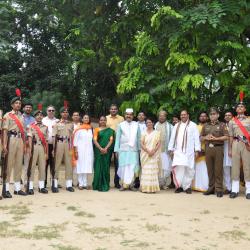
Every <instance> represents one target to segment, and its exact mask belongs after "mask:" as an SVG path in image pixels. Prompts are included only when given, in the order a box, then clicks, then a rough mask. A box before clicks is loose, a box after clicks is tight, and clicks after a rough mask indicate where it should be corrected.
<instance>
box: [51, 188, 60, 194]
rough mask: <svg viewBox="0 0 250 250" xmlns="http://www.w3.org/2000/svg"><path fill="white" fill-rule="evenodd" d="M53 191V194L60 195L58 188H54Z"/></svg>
mask: <svg viewBox="0 0 250 250" xmlns="http://www.w3.org/2000/svg"><path fill="white" fill-rule="evenodd" d="M51 191H52V193H59V190H58V188H56V187H52V188H51Z"/></svg>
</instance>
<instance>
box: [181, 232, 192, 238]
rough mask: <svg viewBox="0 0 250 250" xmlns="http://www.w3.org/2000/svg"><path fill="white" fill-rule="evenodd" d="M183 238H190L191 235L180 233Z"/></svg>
mask: <svg viewBox="0 0 250 250" xmlns="http://www.w3.org/2000/svg"><path fill="white" fill-rule="evenodd" d="M180 234H181V235H182V236H185V237H189V236H190V234H189V233H180Z"/></svg>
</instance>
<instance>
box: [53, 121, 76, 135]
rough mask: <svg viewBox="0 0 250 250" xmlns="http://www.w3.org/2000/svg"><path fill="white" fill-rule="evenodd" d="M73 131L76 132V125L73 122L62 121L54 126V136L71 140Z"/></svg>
mask: <svg viewBox="0 0 250 250" xmlns="http://www.w3.org/2000/svg"><path fill="white" fill-rule="evenodd" d="M73 131H74V125H73V123H72V122H70V121H63V120H60V121H58V122H57V123H56V124H55V125H54V126H53V132H52V136H56V135H57V136H59V137H65V136H67V137H68V138H70V137H71V135H72V133H73Z"/></svg>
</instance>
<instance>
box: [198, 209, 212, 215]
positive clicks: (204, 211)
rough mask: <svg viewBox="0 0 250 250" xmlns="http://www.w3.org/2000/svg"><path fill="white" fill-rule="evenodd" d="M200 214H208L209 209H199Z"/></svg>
mask: <svg viewBox="0 0 250 250" xmlns="http://www.w3.org/2000/svg"><path fill="white" fill-rule="evenodd" d="M200 214H210V211H209V210H207V209H205V210H203V211H201V212H200Z"/></svg>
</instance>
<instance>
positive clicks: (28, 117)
mask: <svg viewBox="0 0 250 250" xmlns="http://www.w3.org/2000/svg"><path fill="white" fill-rule="evenodd" d="M23 120H24V127H25V128H27V126H28V125H30V124H31V123H32V122H34V121H35V118H34V117H33V116H32V115H27V114H25V113H23Z"/></svg>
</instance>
